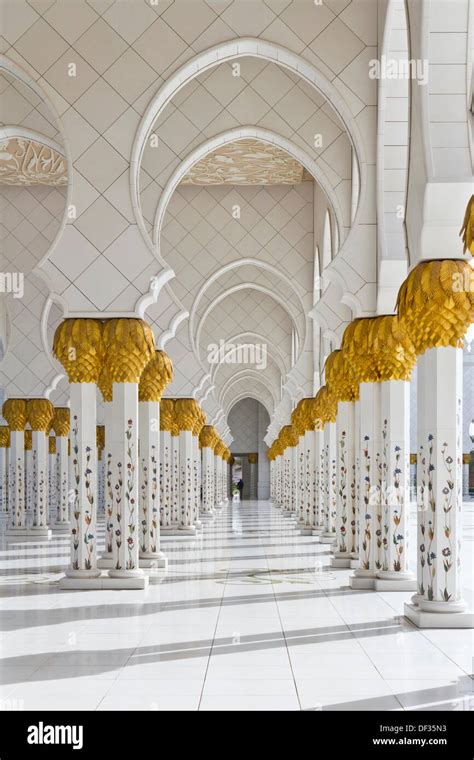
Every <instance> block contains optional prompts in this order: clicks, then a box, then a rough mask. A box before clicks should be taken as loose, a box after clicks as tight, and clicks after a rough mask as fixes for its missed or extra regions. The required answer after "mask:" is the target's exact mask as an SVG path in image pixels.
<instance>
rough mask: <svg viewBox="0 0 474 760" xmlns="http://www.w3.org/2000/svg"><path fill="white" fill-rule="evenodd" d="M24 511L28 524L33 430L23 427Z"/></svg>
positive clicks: (29, 516) (30, 513)
mask: <svg viewBox="0 0 474 760" xmlns="http://www.w3.org/2000/svg"><path fill="white" fill-rule="evenodd" d="M24 472H25V475H24V477H25V512H26V518H27V519H26V522H27V524H28V525H30V523H31V522H32V520H33V431H32V430H31V428H26V429H25V467H24Z"/></svg>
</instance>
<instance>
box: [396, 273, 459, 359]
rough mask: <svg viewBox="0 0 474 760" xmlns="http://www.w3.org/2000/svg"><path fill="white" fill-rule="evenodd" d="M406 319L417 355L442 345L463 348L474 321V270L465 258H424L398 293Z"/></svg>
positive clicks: (402, 314) (401, 315)
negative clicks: (425, 259) (468, 330)
mask: <svg viewBox="0 0 474 760" xmlns="http://www.w3.org/2000/svg"><path fill="white" fill-rule="evenodd" d="M397 310H398V315H399V316H400V317H401V318H402V319H403V321H404V323H405V325H406V328H407V331H408V334H409V336H410V338H411V340H412V343H413V345H414V347H415V350H416V353H417V354H422V353H424V352H425V351H426V350H427V349H428V348H437V347H440V346H454V347H457V348H460V347H462V341H463V338H464V335H465V334H466V331H467V329H468V327H469V325H470V324H471V323H472V322H474V273H473V270H472V268H471V267H470V266H469V264H468V262H467V261H465V260H464V259H436V260H434V261H422V262H421V263H420V264H418V265H417V266H416V267H415V268H414V269H413V270H412V271H411V272H410V274H409V275H408V277H407V278H406V280H405V281H404V282H403V283H402V286H401V288H400V290H399V292H398V299H397Z"/></svg>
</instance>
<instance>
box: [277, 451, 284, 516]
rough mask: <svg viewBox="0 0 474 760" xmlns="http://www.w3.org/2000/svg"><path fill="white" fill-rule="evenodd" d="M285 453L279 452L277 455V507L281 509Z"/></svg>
mask: <svg viewBox="0 0 474 760" xmlns="http://www.w3.org/2000/svg"><path fill="white" fill-rule="evenodd" d="M282 470H283V454H280V453H278V454H277V455H276V457H275V507H278V508H279V509H281V507H282V506H283V505H282V479H283V473H282Z"/></svg>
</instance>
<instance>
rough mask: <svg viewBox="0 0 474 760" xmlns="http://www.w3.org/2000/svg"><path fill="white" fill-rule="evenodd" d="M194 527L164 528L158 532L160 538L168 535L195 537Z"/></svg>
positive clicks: (173, 536)
mask: <svg viewBox="0 0 474 760" xmlns="http://www.w3.org/2000/svg"><path fill="white" fill-rule="evenodd" d="M196 534H197V531H196V528H195V527H194V526H191V527H187V528H178V527H176V528H164V529H163V530H162V531H161V532H160V538H168V536H171V537H172V538H176V537H178V536H180V537H181V538H196Z"/></svg>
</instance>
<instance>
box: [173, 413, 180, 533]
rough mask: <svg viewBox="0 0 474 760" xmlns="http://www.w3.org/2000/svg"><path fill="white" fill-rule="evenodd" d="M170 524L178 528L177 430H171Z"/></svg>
mask: <svg viewBox="0 0 474 760" xmlns="http://www.w3.org/2000/svg"><path fill="white" fill-rule="evenodd" d="M171 465H172V467H171V525H172V526H176V530H178V529H179V515H180V513H179V505H180V490H179V430H178V429H177V428H174V427H173V430H172V431H171ZM171 530H173V528H171Z"/></svg>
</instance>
